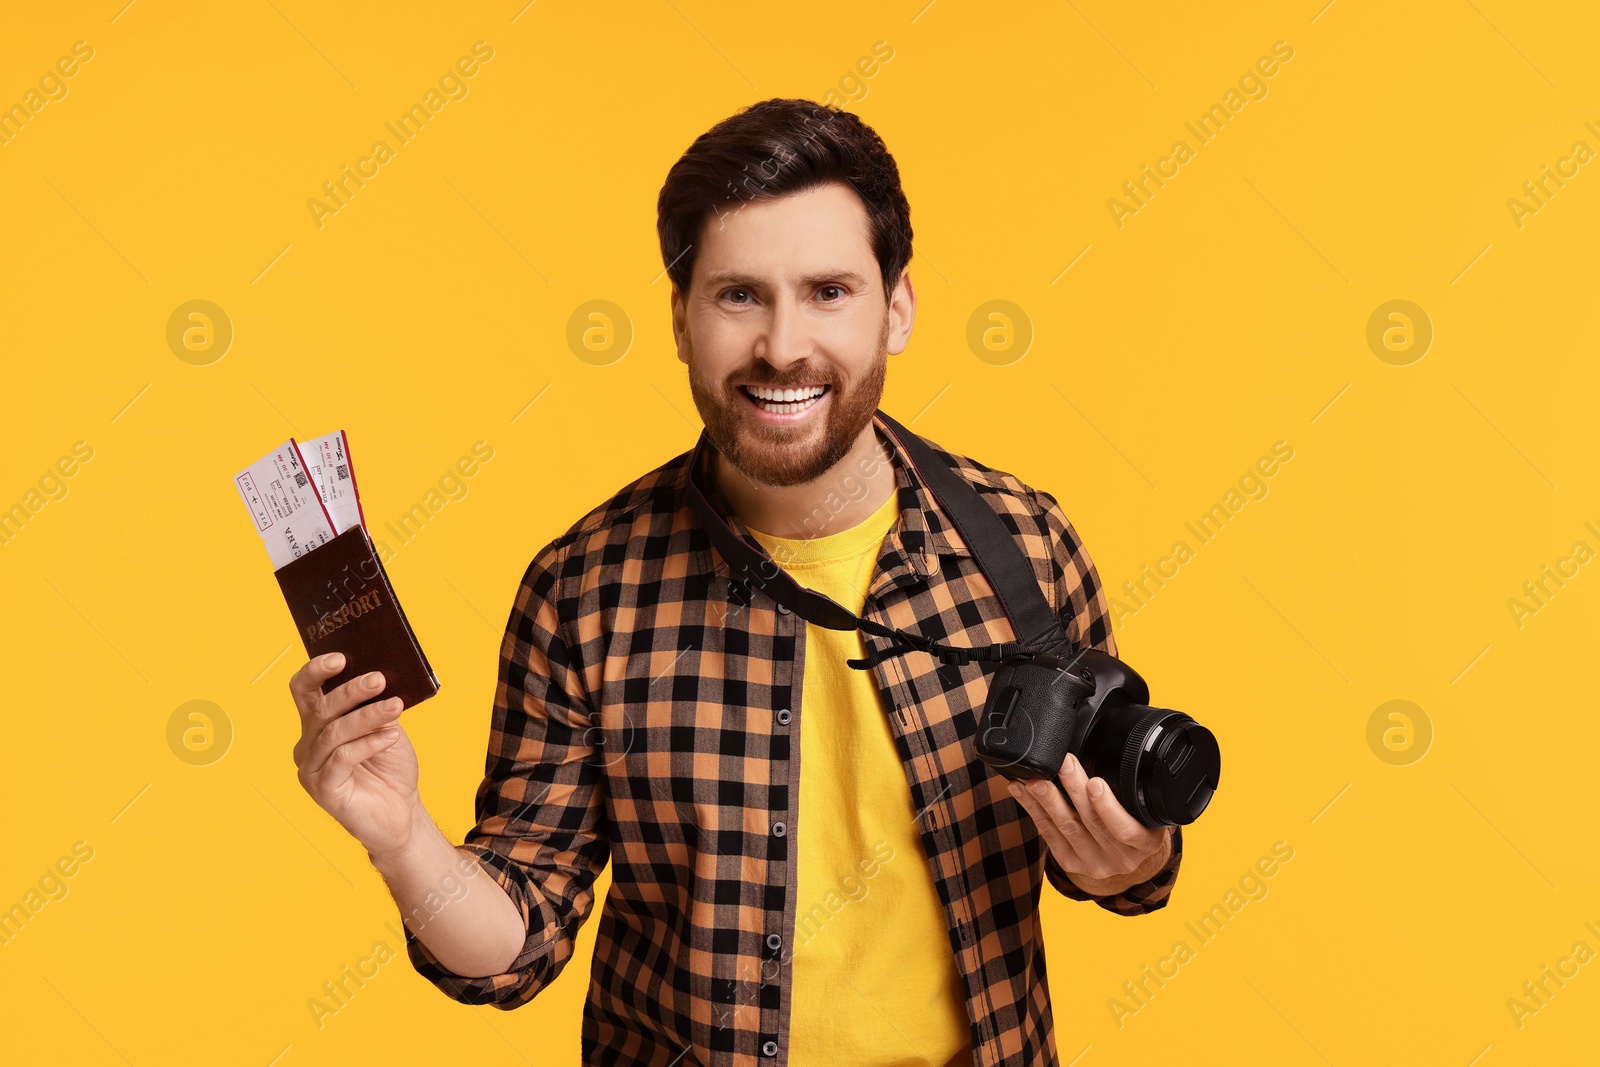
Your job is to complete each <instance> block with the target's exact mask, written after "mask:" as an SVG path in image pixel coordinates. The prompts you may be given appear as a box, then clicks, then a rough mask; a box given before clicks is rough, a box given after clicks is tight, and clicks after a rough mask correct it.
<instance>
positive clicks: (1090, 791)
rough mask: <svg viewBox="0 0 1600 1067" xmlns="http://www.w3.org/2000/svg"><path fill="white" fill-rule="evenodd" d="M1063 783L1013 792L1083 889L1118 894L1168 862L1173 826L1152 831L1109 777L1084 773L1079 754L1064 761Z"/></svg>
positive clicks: (1015, 785) (1037, 783)
mask: <svg viewBox="0 0 1600 1067" xmlns="http://www.w3.org/2000/svg"><path fill="white" fill-rule="evenodd" d="M1059 781H1060V785H1059V786H1057V784H1056V782H1054V781H1051V780H1049V779H1045V778H1038V779H1035V780H1033V781H1031V782H1027V783H1022V782H1012V783H1011V795H1012V796H1013V797H1016V798H1017V802H1018V803H1020V804H1021V805H1022V806H1023V807H1024V808H1026V809H1028V814H1029V815H1031V816H1032V817H1033V822H1034V825H1035V826H1037V827H1038V828H1039V835H1040V836H1041V837H1043V838H1044V841H1045V844H1046V846H1047V847H1048V848H1049V849H1050V853H1051V855H1053V856H1055V858H1056V863H1058V864H1060V866H1061V869H1062V870H1063V871H1065V872H1066V874H1067V877H1068V878H1071V879H1072V882H1073V884H1074V885H1076V886H1077V887H1078V888H1079V889H1082V890H1083V891H1084V892H1085V893H1088V894H1090V895H1091V896H1097V897H1104V896H1113V895H1115V894H1117V893H1121V892H1123V891H1124V890H1126V889H1128V888H1129V887H1131V886H1135V885H1138V884H1139V883H1140V882H1144V881H1148V880H1149V879H1150V877H1151V876H1152V875H1154V874H1155V873H1156V872H1157V871H1159V870H1161V868H1163V867H1165V866H1166V865H1167V861H1168V860H1170V859H1171V858H1172V827H1170V826H1164V827H1162V828H1160V829H1159V830H1152V829H1151V828H1150V827H1148V826H1146V825H1144V824H1143V823H1141V822H1140V821H1139V820H1138V819H1135V818H1134V817H1133V816H1132V815H1130V814H1128V809H1127V808H1124V807H1123V806H1122V804H1121V802H1120V801H1118V800H1117V797H1116V794H1114V793H1113V792H1112V791H1111V787H1110V786H1109V785H1107V784H1106V782H1105V780H1104V779H1102V778H1089V777H1087V776H1085V775H1084V773H1083V767H1082V766H1081V765H1080V764H1079V763H1078V758H1077V757H1076V756H1073V755H1070V754H1069V755H1068V756H1067V758H1066V761H1065V762H1064V763H1062V764H1061V774H1060V776H1059ZM1062 790H1065V791H1066V792H1065V794H1063V792H1062ZM1069 798H1070V800H1071V803H1070V804H1069V803H1068V800H1069Z"/></svg>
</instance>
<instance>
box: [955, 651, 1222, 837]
mask: <svg viewBox="0 0 1600 1067" xmlns="http://www.w3.org/2000/svg"><path fill="white" fill-rule="evenodd" d="M1149 701H1150V688H1149V686H1147V685H1146V684H1145V681H1144V679H1143V678H1141V677H1139V674H1138V673H1137V672H1136V671H1134V669H1133V668H1132V667H1129V666H1128V665H1127V664H1126V663H1123V662H1122V661H1121V660H1119V659H1117V658H1116V657H1115V656H1110V655H1107V654H1106V653H1104V652H1100V651H1098V650H1096V649H1082V650H1079V651H1075V652H1072V653H1070V654H1069V655H1067V656H1066V657H1056V656H1051V655H1045V654H1028V655H1024V656H1015V657H1012V658H1010V659H1007V660H1003V661H1002V662H1001V664H1000V666H999V668H998V669H996V671H995V673H994V677H993V679H992V680H991V682H990V685H989V696H988V699H987V700H986V701H985V703H984V708H983V715H982V717H981V719H980V720H979V723H978V739H977V752H978V758H979V759H981V760H982V761H983V762H984V763H986V764H988V765H989V766H990V767H992V768H994V769H995V770H996V771H997V772H999V773H1000V774H1002V775H1004V776H1006V777H1007V778H1013V779H1018V780H1027V779H1031V778H1055V777H1056V776H1057V775H1058V774H1059V773H1060V771H1061V764H1062V763H1063V762H1064V761H1065V760H1066V758H1067V755H1068V753H1071V754H1073V755H1076V756H1077V757H1078V762H1079V763H1081V764H1082V765H1083V769H1084V773H1085V774H1086V775H1087V776H1088V777H1090V778H1096V777H1098V778H1102V779H1104V780H1105V782H1106V784H1107V785H1109V786H1110V787H1111V790H1112V792H1113V793H1114V794H1115V795H1116V798H1117V800H1118V801H1120V802H1121V803H1122V806H1123V807H1124V808H1126V809H1127V810H1128V812H1129V813H1130V814H1132V815H1133V816H1134V818H1136V819H1138V820H1139V821H1140V822H1141V823H1143V824H1144V825H1146V826H1149V827H1160V826H1176V825H1182V824H1187V823H1191V822H1193V821H1194V820H1195V819H1197V818H1199V817H1200V813H1201V812H1203V811H1204V810H1205V809H1206V805H1207V804H1209V803H1210V801H1211V796H1212V794H1213V793H1214V792H1216V789H1217V782H1218V778H1219V777H1220V774H1221V769H1222V755H1221V752H1220V750H1219V749H1218V747H1217V739H1216V737H1215V736H1213V735H1212V733H1211V731H1210V730H1208V729H1206V728H1205V727H1204V726H1202V725H1200V724H1199V723H1198V722H1196V721H1195V720H1194V719H1193V718H1191V717H1190V716H1188V715H1185V714H1184V713H1183V712H1181V711H1172V710H1170V709H1167V708H1154V707H1151V706H1150V704H1149Z"/></svg>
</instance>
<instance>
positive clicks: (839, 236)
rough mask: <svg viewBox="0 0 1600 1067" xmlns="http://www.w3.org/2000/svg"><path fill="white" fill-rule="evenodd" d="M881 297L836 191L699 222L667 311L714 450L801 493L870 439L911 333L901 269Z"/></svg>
mask: <svg viewBox="0 0 1600 1067" xmlns="http://www.w3.org/2000/svg"><path fill="white" fill-rule="evenodd" d="M891 296H892V299H886V298H885V293H884V289H883V279H882V274H881V272H880V270H879V267H878V261H877V258H876V257H875V256H874V255H873V252H872V245H871V241H870V237H869V226H868V218H867V211H866V207H865V206H864V205H863V204H862V202H861V199H860V197H858V196H857V195H856V194H855V192H854V191H853V190H852V189H850V187H849V186H847V185H844V184H841V183H838V182H831V183H828V184H825V185H820V186H816V187H814V188H811V189H808V190H806V191H805V192H802V193H795V194H792V195H789V196H785V197H781V198H779V199H776V200H757V201H749V202H746V203H744V204H743V205H741V206H740V207H739V208H738V209H737V210H735V211H732V212H729V213H728V214H725V215H720V216H718V215H716V214H715V213H713V214H712V215H710V216H708V218H707V221H706V223H705V225H704V226H703V227H702V230H701V242H700V247H699V254H698V256H697V257H696V259H695V264H694V272H693V275H692V277H691V281H690V286H689V293H688V295H687V297H686V298H685V297H683V296H682V295H681V294H679V293H677V292H676V291H674V293H673V296H672V314H673V330H674V333H675V334H676V335H677V341H678V358H679V359H680V360H682V361H683V362H684V363H686V364H688V366H689V388H690V391H691V392H692V393H693V394H694V402H695V407H697V408H698V409H699V410H700V417H701V418H702V419H703V420H704V421H705V424H706V432H707V433H708V434H709V436H710V438H711V443H712V444H714V445H715V446H716V448H717V451H718V452H720V453H721V454H722V455H723V457H724V458H725V459H727V460H728V462H729V463H731V464H732V465H733V466H734V467H735V468H736V469H738V470H739V471H740V472H741V473H743V474H744V475H745V477H747V478H749V479H750V480H751V481H753V482H757V483H760V484H763V485H769V486H791V485H803V484H805V483H807V482H811V481H814V480H816V479H817V478H819V477H821V476H822V475H823V474H825V473H826V472H827V471H828V470H829V469H830V468H832V467H833V466H834V464H836V463H838V462H839V460H840V459H842V458H843V457H844V456H845V455H846V454H847V453H848V452H849V451H850V449H851V447H852V446H853V445H854V444H855V443H856V442H857V440H859V439H860V438H861V436H862V435H863V434H864V433H868V432H870V430H869V429H868V427H869V425H870V423H871V421H872V415H873V413H874V412H875V411H876V410H877V407H878V402H879V400H880V399H881V398H882V396H883V383H884V372H885V365H886V363H887V362H888V356H889V355H890V354H894V353H899V352H902V351H904V350H905V346H906V340H907V338H908V337H909V336H910V333H911V321H912V315H913V312H914V310H915V306H916V297H915V295H914V293H913V292H912V289H911V278H910V275H909V274H908V273H902V274H901V277H900V280H899V282H898V284H896V286H895V289H894V292H893V293H892V294H891Z"/></svg>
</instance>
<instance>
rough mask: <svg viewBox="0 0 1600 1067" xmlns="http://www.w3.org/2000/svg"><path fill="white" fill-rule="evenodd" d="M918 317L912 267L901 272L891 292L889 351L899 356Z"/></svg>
mask: <svg viewBox="0 0 1600 1067" xmlns="http://www.w3.org/2000/svg"><path fill="white" fill-rule="evenodd" d="M916 318H917V290H916V288H915V287H914V286H913V285H912V284H911V269H910V268H909V267H908V268H906V269H905V270H903V271H901V272H900V280H899V281H898V282H896V283H895V286H894V292H892V293H890V294H889V339H888V352H889V355H891V356H897V355H899V354H900V353H901V352H904V351H905V350H906V345H907V344H909V343H910V341H911V327H912V324H913V323H914V322H915V321H916Z"/></svg>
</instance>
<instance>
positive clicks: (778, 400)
mask: <svg viewBox="0 0 1600 1067" xmlns="http://www.w3.org/2000/svg"><path fill="white" fill-rule="evenodd" d="M745 389H746V390H748V391H749V393H750V395H751V396H754V397H756V398H757V399H760V400H769V401H771V402H772V403H774V404H792V403H795V402H796V401H800V400H813V399H815V398H816V397H819V396H821V395H822V394H823V393H824V392H826V391H827V387H826V386H821V385H808V386H802V387H800V388H798V389H770V388H768V387H766V386H761V385H747V386H745Z"/></svg>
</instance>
